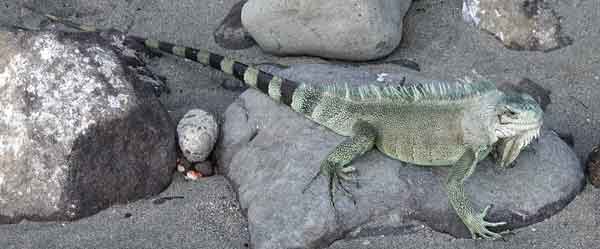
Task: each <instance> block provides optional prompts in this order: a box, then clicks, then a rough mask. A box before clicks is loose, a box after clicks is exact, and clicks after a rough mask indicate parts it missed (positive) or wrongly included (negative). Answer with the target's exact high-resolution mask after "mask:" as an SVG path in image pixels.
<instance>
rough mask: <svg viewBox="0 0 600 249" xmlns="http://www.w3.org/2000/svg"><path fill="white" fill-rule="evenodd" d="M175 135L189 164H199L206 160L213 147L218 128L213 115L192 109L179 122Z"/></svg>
mask: <svg viewBox="0 0 600 249" xmlns="http://www.w3.org/2000/svg"><path fill="white" fill-rule="evenodd" d="M177 134H178V135H179V147H180V148H181V151H182V152H183V155H184V156H185V158H186V159H187V160H188V161H190V162H201V161H204V160H206V158H207V157H208V155H210V153H211V151H212V149H213V147H214V146H215V142H217V136H218V135H219V128H218V125H217V121H216V120H215V118H214V117H213V115H211V114H210V113H208V112H206V111H204V110H200V109H193V110H190V111H188V112H187V113H186V114H185V115H184V116H183V118H182V119H181V121H179V124H178V125H177Z"/></svg>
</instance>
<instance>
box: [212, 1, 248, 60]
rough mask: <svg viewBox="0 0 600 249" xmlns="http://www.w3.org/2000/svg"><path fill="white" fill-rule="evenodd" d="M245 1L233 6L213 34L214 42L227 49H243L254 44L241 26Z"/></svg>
mask: <svg viewBox="0 0 600 249" xmlns="http://www.w3.org/2000/svg"><path fill="white" fill-rule="evenodd" d="M246 2H247V0H242V1H240V2H239V3H237V4H235V5H234V6H233V7H232V8H231V10H230V11H229V14H227V16H226V17H225V19H223V21H222V22H221V24H220V25H219V27H217V29H216V30H215V32H214V33H213V36H214V37H215V42H216V43H217V44H219V45H220V46H221V47H223V48H227V49H245V48H249V47H252V46H253V45H254V44H255V42H254V40H253V39H252V36H250V34H249V33H248V32H247V31H246V30H245V29H244V26H243V25H242V6H244V4H245V3H246Z"/></svg>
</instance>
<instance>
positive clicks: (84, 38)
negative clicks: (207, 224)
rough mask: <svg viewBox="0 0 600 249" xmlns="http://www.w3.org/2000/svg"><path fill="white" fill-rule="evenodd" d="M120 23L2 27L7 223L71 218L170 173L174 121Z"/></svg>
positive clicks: (1, 138) (1, 203) (1, 200)
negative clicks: (78, 28) (81, 28)
mask: <svg viewBox="0 0 600 249" xmlns="http://www.w3.org/2000/svg"><path fill="white" fill-rule="evenodd" d="M143 71H144V65H143V63H142V62H141V61H140V60H138V58H137V57H136V55H135V53H134V52H133V51H132V50H129V49H127V48H126V47H124V46H123V40H122V36H121V35H120V34H119V33H111V32H106V33H102V34H100V33H79V34H74V33H60V32H57V33H54V32H0V106H1V107H2V108H0V223H14V222H19V221H20V220H22V219H28V220H72V219H76V218H80V217H84V216H87V215H91V214H94V213H96V212H98V211H99V210H100V209H103V208H106V207H108V206H109V205H111V204H113V203H125V202H128V201H132V200H135V199H139V198H143V197H146V196H148V195H154V194H157V193H159V192H160V191H162V190H163V189H164V188H165V187H167V186H168V184H169V183H170V181H171V175H172V172H173V170H174V167H175V160H176V146H175V145H176V144H175V128H174V125H173V123H172V121H171V119H170V117H169V116H168V114H167V112H166V110H165V109H164V108H163V106H162V105H161V104H160V102H159V101H158V99H157V98H156V97H155V96H154V89H153V88H152V86H151V84H148V83H147V82H146V80H142V79H143V78H144V79H145V78H147V77H142V76H141V75H139V73H141V72H143Z"/></svg>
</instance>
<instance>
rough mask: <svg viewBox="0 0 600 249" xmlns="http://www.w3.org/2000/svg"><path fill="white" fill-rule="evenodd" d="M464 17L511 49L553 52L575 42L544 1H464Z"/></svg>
mask: <svg viewBox="0 0 600 249" xmlns="http://www.w3.org/2000/svg"><path fill="white" fill-rule="evenodd" d="M462 11H463V18H464V19H465V20H466V21H467V22H469V23H473V24H475V25H476V26H479V27H480V28H481V29H483V30H486V31H488V32H490V33H492V34H494V35H495V36H496V38H498V39H499V40H500V41H502V43H503V44H504V45H505V46H506V47H508V48H511V49H525V50H542V51H550V50H554V49H558V48H561V47H564V46H567V45H570V44H571V43H572V41H571V39H570V38H569V37H567V36H565V35H564V34H562V33H561V26H560V20H559V18H558V16H557V14H556V13H555V11H554V10H553V9H552V8H550V6H549V5H548V4H547V3H545V2H544V1H543V0H464V2H463V10H462Z"/></svg>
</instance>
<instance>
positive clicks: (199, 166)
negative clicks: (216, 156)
mask: <svg viewBox="0 0 600 249" xmlns="http://www.w3.org/2000/svg"><path fill="white" fill-rule="evenodd" d="M193 167H194V170H196V171H198V172H200V173H202V176H212V175H214V174H215V171H214V167H213V164H212V163H211V162H210V161H204V162H199V163H194V166H193Z"/></svg>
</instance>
